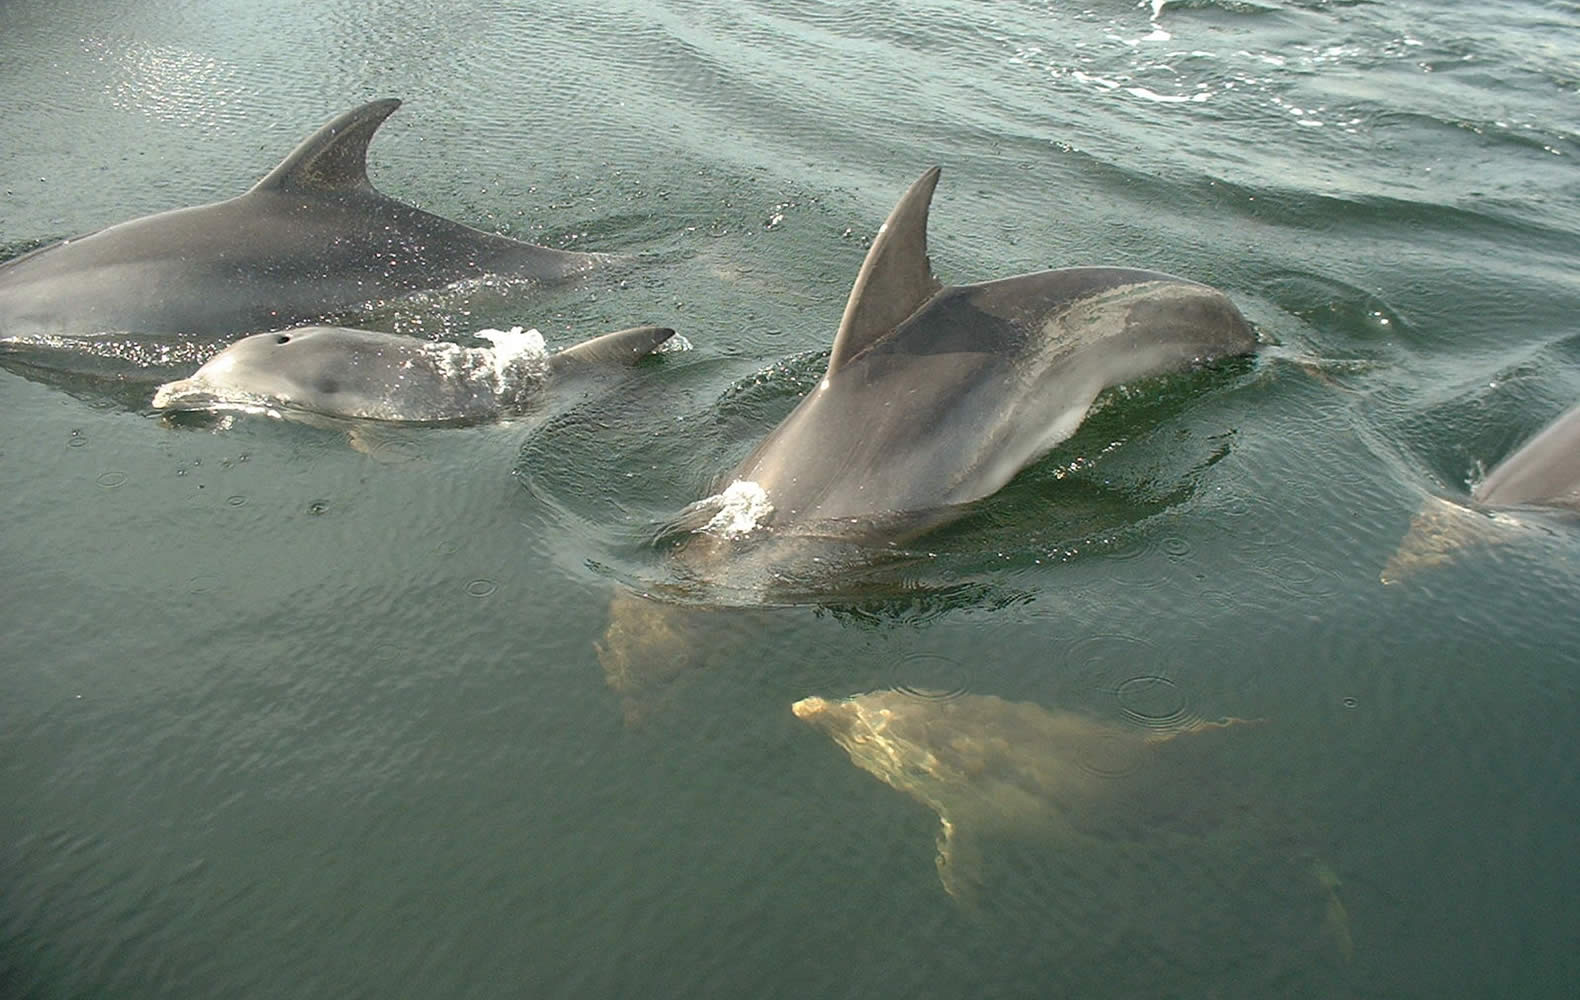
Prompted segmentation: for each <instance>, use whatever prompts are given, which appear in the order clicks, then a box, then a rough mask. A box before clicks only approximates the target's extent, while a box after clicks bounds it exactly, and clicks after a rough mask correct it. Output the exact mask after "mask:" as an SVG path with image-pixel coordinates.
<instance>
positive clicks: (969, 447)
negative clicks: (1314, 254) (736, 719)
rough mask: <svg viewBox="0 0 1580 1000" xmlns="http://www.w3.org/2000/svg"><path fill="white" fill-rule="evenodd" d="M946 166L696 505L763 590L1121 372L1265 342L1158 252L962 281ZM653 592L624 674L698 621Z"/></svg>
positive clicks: (1073, 420)
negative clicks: (811, 365)
mask: <svg viewBox="0 0 1580 1000" xmlns="http://www.w3.org/2000/svg"><path fill="white" fill-rule="evenodd" d="M938 174H939V171H938V168H936V167H935V168H933V169H931V170H928V171H927V172H926V173H924V174H923V175H922V176H921V178H920V179H919V180H917V181H916V183H915V184H913V185H911V188H910V190H908V191H907V192H906V193H905V195H904V196H903V197H902V198H901V199H900V202H899V204H898V205H897V206H896V207H895V209H894V211H893V212H892V213H891V214H890V215H889V218H888V221H887V222H885V223H884V225H883V227H882V228H881V229H880V230H879V231H878V235H877V237H876V238H875V239H874V240H873V243H872V247H871V249H870V250H869V251H868V253H867V258H866V260H865V262H864V263H863V264H862V267H861V270H860V272H859V273H858V275H857V277H856V282H855V286H854V287H853V288H852V289H851V293H850V298H849V300H848V302H847V304H846V306H845V314H844V318H843V320H842V321H841V322H840V326H839V332H838V334H837V335H836V336H835V338H834V347H833V352H832V354H831V356H830V358H829V362H828V370H827V372H826V373H825V375H824V376H823V378H822V380H821V381H820V382H819V383H818V385H817V386H816V387H815V388H814V389H813V390H812V391H811V392H810V393H808V394H807V395H806V397H805V398H804V399H802V400H801V402H800V404H799V405H798V406H797V407H796V408H795V410H794V411H793V412H791V413H790V415H789V416H788V417H786V418H785V419H784V421H783V422H782V423H780V424H779V425H778V426H777V427H775V428H774V429H773V430H772V431H770V432H769V434H768V436H767V437H766V438H764V439H763V441H762V442H761V443H760V444H759V445H758V446H757V447H756V448H755V449H754V450H753V451H752V452H751V454H750V455H748V456H747V457H746V459H745V460H744V461H743V462H741V463H740V465H739V466H738V467H737V468H736V469H735V470H734V471H733V472H731V473H730V474H729V475H728V476H725V477H723V479H722V480H721V482H722V483H727V484H729V486H728V488H726V489H724V490H722V491H721V492H719V493H718V494H717V495H715V496H713V497H710V498H708V499H707V500H703V501H700V502H699V503H697V504H694V505H692V507H691V508H688V510H687V512H686V513H684V514H683V515H682V517H681V519H680V521H679V522H677V527H679V528H681V529H689V530H684V531H683V534H682V537H681V540H680V541H678V542H676V543H675V544H674V546H673V553H674V555H675V557H676V558H677V559H678V560H679V561H680V563H681V565H682V568H683V569H684V570H685V571H686V573H687V574H688V575H690V576H693V577H695V578H697V579H701V580H705V581H707V582H708V583H710V584H714V585H717V584H719V583H721V582H723V583H724V584H725V586H724V587H723V588H722V589H726V590H734V591H736V592H737V593H739V592H745V593H747V594H752V595H757V594H763V593H764V591H767V590H772V589H773V588H775V587H782V586H783V585H784V584H785V582H786V581H787V580H794V579H796V578H797V577H798V575H799V573H800V572H801V571H803V570H805V569H807V568H808V567H809V566H810V568H811V570H812V572H813V573H817V572H821V571H824V570H823V567H825V566H826V565H827V564H826V563H824V562H818V561H817V560H816V558H812V559H809V556H812V557H816V556H818V555H822V554H826V552H825V553H819V552H818V551H817V549H816V548H815V547H814V546H813V545H809V544H808V543H809V542H810V541H811V539H812V538H820V539H822V540H824V541H825V542H826V541H828V540H830V539H834V540H837V541H843V542H853V543H855V544H856V545H858V546H863V545H871V543H874V542H876V543H879V544H880V545H881V544H886V543H890V542H895V541H901V540H904V539H906V538H910V537H914V536H916V535H919V534H921V533H922V532H924V531H927V530H930V529H932V528H934V527H937V526H938V525H941V524H943V523H946V522H948V521H950V520H952V519H955V518H957V517H960V516H962V515H963V513H964V509H963V507H962V505H963V504H966V503H969V502H970V501H974V500H979V499H981V498H983V497H986V496H988V495H990V494H992V493H993V492H995V491H996V490H998V489H999V488H1000V487H1002V486H1004V485H1005V484H1006V483H1008V482H1009V481H1010V479H1011V478H1013V477H1014V476H1015V474H1016V473H1017V472H1019V471H1020V470H1021V469H1023V468H1025V467H1026V466H1027V465H1029V464H1030V463H1032V462H1034V461H1036V460H1037V459H1038V458H1039V457H1041V456H1042V455H1044V454H1046V453H1047V452H1048V451H1049V450H1050V449H1052V448H1053V447H1054V446H1056V445H1057V444H1059V443H1060V442H1061V441H1063V440H1065V439H1066V438H1068V437H1069V436H1070V435H1071V434H1073V433H1074V432H1075V430H1076V428H1077V427H1078V426H1079V425H1080V423H1081V421H1082V420H1083V419H1084V417H1085V415H1086V412H1087V410H1088V409H1089V408H1090V406H1091V405H1092V402H1093V401H1094V400H1095V399H1096V398H1097V396H1098V395H1099V394H1100V393H1101V392H1102V391H1103V390H1105V389H1107V388H1109V387H1111V386H1115V385H1118V384H1120V383H1123V382H1127V381H1130V380H1133V379H1139V378H1143V377H1146V376H1151V375H1157V374H1162V373H1165V372H1173V371H1180V370H1183V369H1188V368H1191V367H1192V366H1195V365H1200V364H1204V363H1207V362H1210V361H1213V360H1215V359H1218V358H1223V357H1226V356H1229V355H1238V354H1246V353H1249V352H1251V351H1253V350H1254V349H1255V348H1256V345H1257V338H1256V334H1255V333H1254V332H1253V331H1252V329H1251V327H1250V325H1249V324H1248V323H1247V322H1246V320H1245V319H1244V317H1242V316H1241V315H1240V311H1239V310H1238V309H1236V308H1235V306H1234V304H1233V303H1232V302H1230V301H1229V298H1228V297H1227V296H1225V295H1224V294H1223V293H1222V292H1219V291H1217V290H1215V289H1213V288H1209V287H1207V286H1206V285H1201V284H1197V283H1196V282H1193V281H1186V280H1183V279H1180V278H1175V277H1170V276H1169V275H1166V274H1159V273H1156V272H1152V271H1141V270H1131V269H1124V268H1109V267H1081V268H1070V269H1063V270H1051V271H1038V272H1035V273H1032V274H1024V275H1021V276H1019V277H1012V278H1003V279H1000V280H998V281H988V282H984V283H982V284H975V285H961V286H950V287H945V286H943V285H942V284H940V282H939V281H938V279H937V278H936V277H934V276H933V273H932V267H931V263H930V261H929V260H928V256H927V215H928V208H929V205H930V203H931V201H932V195H933V189H934V187H935V186H936V185H937V182H938ZM873 547H874V548H876V546H873ZM639 603H643V602H641V601H640V599H639V598H636V597H634V596H633V595H631V594H629V593H627V592H622V593H621V594H618V595H617V596H616V599H615V607H614V609H613V621H612V623H611V625H610V629H609V633H608V634H607V635H606V637H605V641H604V643H603V644H602V645H601V646H600V651H601V654H602V655H601V658H602V660H603V663H604V667H605V669H606V670H607V671H608V672H609V674H610V677H611V679H612V682H613V683H615V685H616V686H617V687H620V686H622V685H623V684H624V683H625V680H626V679H630V678H632V677H634V676H636V675H638V674H640V673H641V672H642V670H643V669H644V662H645V661H646V660H647V659H648V658H649V655H650V654H652V653H654V652H655V651H654V650H652V649H647V648H644V647H645V646H647V645H649V644H650V643H653V642H657V643H659V644H660V645H663V644H666V643H670V642H672V641H673V637H674V636H676V635H677V634H678V633H677V631H676V630H675V629H674V628H673V627H670V626H662V627H660V626H656V625H655V624H654V623H653V622H652V621H651V617H652V615H651V612H650V611H644V610H642V609H641V608H639V607H638V604H639ZM747 603H750V601H748V602H747ZM658 655H659V657H660V658H662V659H667V660H669V661H671V662H673V661H674V660H676V659H678V658H679V656H680V655H682V654H679V653H678V652H677V651H665V652H659V653H658Z"/></svg>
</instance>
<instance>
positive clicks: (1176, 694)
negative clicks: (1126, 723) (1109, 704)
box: [1114, 674, 1190, 729]
mask: <svg viewBox="0 0 1580 1000" xmlns="http://www.w3.org/2000/svg"><path fill="white" fill-rule="evenodd" d="M1114 698H1115V699H1116V700H1117V701H1118V702H1119V710H1120V711H1121V712H1123V713H1124V714H1125V717H1126V718H1128V719H1130V720H1132V721H1133V722H1137V723H1139V724H1141V725H1143V726H1146V727H1147V728H1149V729H1172V728H1174V727H1176V726H1179V725H1180V723H1181V722H1182V721H1183V720H1185V719H1186V718H1188V716H1189V711H1188V710H1189V707H1190V703H1189V701H1188V699H1187V698H1186V697H1185V691H1184V689H1183V688H1181V687H1180V686H1179V685H1178V684H1177V683H1175V682H1174V681H1173V680H1172V679H1170V678H1168V677H1164V676H1162V675H1161V674H1137V675H1136V676H1134V677H1130V678H1127V679H1125V680H1123V681H1120V682H1119V686H1118V687H1116V688H1115V689H1114Z"/></svg>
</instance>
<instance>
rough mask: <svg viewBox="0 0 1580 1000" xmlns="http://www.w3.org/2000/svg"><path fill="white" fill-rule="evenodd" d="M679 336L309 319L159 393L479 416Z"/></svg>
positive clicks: (184, 403) (359, 412) (332, 411)
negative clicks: (438, 330)
mask: <svg viewBox="0 0 1580 1000" xmlns="http://www.w3.org/2000/svg"><path fill="white" fill-rule="evenodd" d="M674 333H675V331H674V330H671V329H668V328H667V327H657V326H639V327H632V328H631V329H629V330H619V331H617V332H615V333H607V334H604V335H603V336H601V337H594V338H593V339H591V340H587V341H583V342H582V343H580V344H576V345H575V346H572V347H568V348H566V349H565V350H563V351H560V352H558V353H556V354H550V353H548V351H547V350H546V349H545V348H544V345H543V337H542V335H541V334H539V333H538V332H537V331H536V330H531V331H527V332H525V333H523V332H522V331H521V329H520V328H519V327H518V328H516V329H515V330H512V331H510V332H508V333H506V332H501V331H484V332H483V333H482V334H480V335H479V336H482V337H484V338H486V339H489V340H491V341H492V342H493V345H494V346H492V347H463V346H461V345H459V344H452V343H435V342H433V341H428V340H420V339H418V338H415V337H407V336H402V335H400V334H394V333H378V332H375V331H372V330H354V329H349V328H346V327H334V326H308V327H299V328H296V329H292V330H284V331H280V332H278V333H258V334H254V335H252V336H250V337H244V338H242V339H241V340H239V341H237V342H236V343H234V344H232V345H231V346H230V347H227V348H226V349H225V350H223V351H221V352H220V353H218V354H216V355H215V356H214V357H212V358H210V359H209V360H208V362H207V363H206V364H204V365H203V367H201V368H199V369H198V370H197V371H196V372H195V373H193V375H192V376H191V377H190V378H185V379H181V380H179V381H176V382H167V383H165V384H164V385H162V386H160V387H159V388H158V390H156V391H155V393H154V400H153V405H154V408H155V409H160V410H170V411H177V412H194V411H201V412H219V411H243V412H262V413H268V414H272V415H277V416H298V415H301V414H317V415H321V416H329V417H341V418H351V419H359V420H391V421H403V422H410V423H438V422H446V423H475V422H478V421H483V420H493V419H497V418H499V417H502V416H508V415H511V414H513V413H520V412H524V411H525V410H526V409H527V408H528V407H530V406H531V405H532V404H533V402H534V400H535V399H536V398H537V397H538V395H539V390H540V389H541V388H542V387H543V385H544V383H545V382H546V381H547V380H549V379H552V378H557V377H561V376H563V375H565V374H567V373H569V372H574V371H577V370H584V369H588V368H590V367H593V366H598V365H621V364H624V365H630V364H635V363H636V362H637V361H638V360H640V359H641V358H644V357H646V356H647V355H648V354H650V353H652V352H653V350H655V349H656V348H658V347H659V346H660V345H662V344H663V343H664V342H665V341H667V340H669V338H670V337H671V336H673V335H674Z"/></svg>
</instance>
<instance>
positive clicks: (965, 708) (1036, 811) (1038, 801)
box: [790, 691, 1355, 964]
mask: <svg viewBox="0 0 1580 1000" xmlns="http://www.w3.org/2000/svg"><path fill="white" fill-rule="evenodd" d="M790 708H791V711H792V712H794V713H795V716H796V718H798V719H801V720H802V721H803V722H806V723H808V724H810V725H812V726H814V727H816V728H818V729H820V730H822V731H823V732H824V733H826V734H827V735H828V736H829V737H830V738H832V739H833V740H834V742H835V743H837V744H838V745H839V746H840V747H841V748H843V749H844V751H845V752H846V753H847V754H849V755H850V760H851V763H853V764H855V765H856V766H857V767H859V768H861V769H862V770H864V771H866V772H867V773H869V774H871V775H872V776H873V777H875V778H877V779H878V780H879V781H882V782H883V783H884V784H886V785H888V786H890V787H891V788H894V789H895V790H897V791H900V792H903V793H905V794H906V795H909V796H910V797H911V798H913V799H915V800H916V801H918V802H920V803H922V804H923V805H925V806H927V807H928V808H929V809H931V810H932V811H933V812H935V813H937V814H938V823H939V830H938V854H937V857H936V864H937V866H938V877H939V879H940V881H942V882H943V885H944V889H945V890H946V891H947V892H948V893H949V894H950V895H951V896H953V897H954V898H955V899H956V900H958V901H960V902H962V903H966V904H973V903H976V902H979V901H980V900H979V899H978V896H979V890H980V889H981V888H982V885H983V882H984V878H983V876H984V874H985V872H984V861H985V857H984V849H985V848H987V847H989V846H991V845H995V844H997V845H1003V844H1005V843H1007V842H1022V843H1027V842H1029V843H1032V844H1039V843H1040V844H1042V845H1045V846H1047V847H1053V848H1056V849H1060V850H1065V851H1068V850H1077V851H1078V850H1081V849H1082V847H1083V845H1086V846H1090V845H1093V844H1102V843H1105V842H1112V841H1115V840H1120V839H1123V840H1134V841H1140V842H1149V841H1152V840H1154V839H1156V840H1158V843H1159V845H1160V846H1159V849H1160V850H1161V849H1166V848H1165V846H1164V845H1177V844H1179V841H1167V840H1163V839H1161V838H1163V837H1164V835H1183V836H1185V837H1191V838H1197V839H1206V838H1207V836H1208V835H1209V834H1211V833H1212V832H1213V831H1215V830H1216V829H1217V828H1219V827H1220V826H1222V825H1223V824H1224V823H1225V821H1226V817H1231V816H1238V813H1239V810H1238V808H1237V807H1236V804H1235V803H1233V801H1232V800H1234V798H1235V796H1236V794H1237V787H1238V785H1239V779H1237V778H1235V777H1231V775H1232V773H1233V771H1232V768H1233V765H1234V763H1235V761H1236V759H1237V757H1239V756H1240V754H1239V750H1240V749H1241V748H1239V747H1238V745H1237V744H1238V740H1239V737H1240V735H1241V734H1243V733H1245V732H1247V731H1248V729H1249V728H1250V725H1249V724H1248V722H1247V720H1245V719H1234V718H1226V719H1219V720H1216V721H1206V720H1200V719H1189V718H1184V719H1181V720H1179V721H1177V722H1174V723H1172V724H1168V725H1164V726H1161V727H1160V728H1155V729H1144V728H1140V727H1137V726H1129V725H1122V724H1118V723H1112V722H1104V721H1101V720H1099V719H1096V718H1093V717H1091V716H1089V715H1084V714H1082V713H1079V712H1069V711H1062V710H1058V709H1052V710H1050V709H1046V708H1043V707H1042V706H1040V705H1033V704H1029V703H1025V702H1013V701H1006V700H1004V699H1003V698H999V697H996V696H994V695H981V694H964V695H959V696H956V697H921V696H918V695H916V694H913V693H908V692H900V691H873V692H869V693H867V694H859V695H855V696H853V697H849V698H839V699H828V698H818V697H812V698H803V699H801V700H800V701H798V702H796V703H795V704H794V705H792V706H790ZM1269 818H1271V817H1269ZM1247 822H1250V823H1256V822H1258V820H1257V818H1256V817H1255V816H1238V822H1237V823H1236V824H1235V826H1237V827H1239V829H1233V830H1230V831H1228V832H1229V833H1230V834H1231V837H1230V838H1229V839H1230V842H1231V843H1237V840H1235V839H1234V836H1235V835H1243V833H1244V832H1245V829H1246V823H1247ZM1278 823H1279V824H1280V825H1281V823H1282V821H1278ZM1276 839H1283V838H1282V837H1278V838H1276ZM1309 874H1310V876H1313V877H1314V880H1315V883H1316V885H1315V887H1314V889H1315V894H1316V895H1317V896H1318V898H1319V899H1320V902H1321V911H1322V926H1323V929H1324V930H1325V932H1326V935H1327V937H1328V938H1329V939H1330V940H1331V941H1332V943H1333V945H1334V946H1335V947H1336V949H1337V951H1338V955H1339V957H1340V958H1341V959H1342V960H1343V961H1344V962H1345V963H1346V964H1348V963H1349V962H1350V961H1351V960H1352V958H1353V957H1354V952H1355V945H1354V941H1353V940H1352V938H1351V933H1350V923H1349V914H1348V913H1347V912H1346V910H1345V907H1344V903H1343V901H1342V900H1341V899H1340V897H1339V894H1338V889H1339V880H1338V877H1337V875H1336V874H1335V873H1334V872H1333V870H1332V869H1331V868H1330V867H1328V866H1327V865H1326V864H1324V863H1322V862H1320V861H1318V862H1317V863H1316V864H1315V865H1314V866H1312V867H1311V868H1310V870H1309ZM1313 909H1315V907H1314V908H1313Z"/></svg>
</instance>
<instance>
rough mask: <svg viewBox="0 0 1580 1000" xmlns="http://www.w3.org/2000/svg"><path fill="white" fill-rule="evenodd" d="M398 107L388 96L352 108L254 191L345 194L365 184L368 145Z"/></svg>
mask: <svg viewBox="0 0 1580 1000" xmlns="http://www.w3.org/2000/svg"><path fill="white" fill-rule="evenodd" d="M398 107H400V101H399V100H397V99H395V98H393V97H391V98H386V99H385V100H382V101H369V102H368V103H367V104H364V105H362V106H361V107H360V108H353V109H351V110H350V111H347V112H346V113H345V114H343V115H341V116H340V117H339V118H336V119H335V120H334V121H332V122H330V123H329V124H328V125H325V126H324V127H323V128H321V129H319V130H318V131H317V132H314V133H313V134H312V135H310V136H308V137H307V139H306V140H304V141H303V142H302V144H301V145H300V146H297V147H296V148H295V149H294V150H292V151H291V155H290V156H287V157H286V158H285V159H284V160H281V161H280V165H279V166H277V167H275V168H274V169H273V170H271V171H269V173H268V176H266V177H264V179H263V180H261V181H259V182H258V183H256V184H254V185H253V186H252V190H254V191H265V190H271V189H272V190H276V191H296V192H305V191H347V190H351V189H354V188H361V187H371V186H372V185H371V184H369V183H368V143H369V142H371V141H372V139H373V133H374V132H377V131H378V129H379V126H380V125H382V124H384V119H386V118H388V117H389V116H390V115H391V114H393V113H394V112H395V109H396V108H398Z"/></svg>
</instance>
